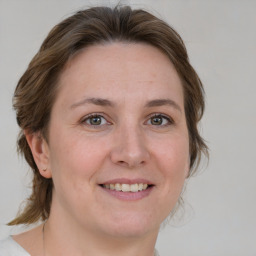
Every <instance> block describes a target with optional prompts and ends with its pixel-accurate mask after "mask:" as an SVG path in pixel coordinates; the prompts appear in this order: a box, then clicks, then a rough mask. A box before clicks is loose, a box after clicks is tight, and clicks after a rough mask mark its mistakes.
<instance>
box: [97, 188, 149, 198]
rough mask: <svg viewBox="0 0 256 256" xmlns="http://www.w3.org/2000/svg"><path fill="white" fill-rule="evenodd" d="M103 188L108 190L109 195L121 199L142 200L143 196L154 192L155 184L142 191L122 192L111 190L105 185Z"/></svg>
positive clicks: (105, 190)
mask: <svg viewBox="0 0 256 256" xmlns="http://www.w3.org/2000/svg"><path fill="white" fill-rule="evenodd" d="M100 187H101V186H100ZM101 188H102V190H103V191H104V192H106V193H108V194H109V195H111V196H113V197H115V198H118V199H120V200H124V201H136V200H140V199H143V198H145V197H147V196H149V194H150V193H151V192H152V189H153V188H154V186H152V187H149V188H147V189H145V190H142V191H138V192H122V191H116V190H111V189H108V188H104V187H101Z"/></svg>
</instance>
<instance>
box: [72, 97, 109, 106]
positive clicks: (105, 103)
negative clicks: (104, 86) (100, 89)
mask: <svg viewBox="0 0 256 256" xmlns="http://www.w3.org/2000/svg"><path fill="white" fill-rule="evenodd" d="M85 104H94V105H97V106H108V107H113V106H114V103H113V102H111V101H110V100H107V99H102V98H86V99H83V100H81V101H79V102H77V103H74V104H72V105H71V108H76V107H79V106H82V105H85Z"/></svg>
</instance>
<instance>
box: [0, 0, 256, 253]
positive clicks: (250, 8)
mask: <svg viewBox="0 0 256 256" xmlns="http://www.w3.org/2000/svg"><path fill="white" fill-rule="evenodd" d="M116 2H117V1H82V0H72V1H71V0H70V1H67V0H65V1H64V0H62V1H61V0H59V1H58V0H44V1H39V0H37V1H35V0H16V1H15V0H0V92H1V93H0V238H4V237H6V236H7V235H9V234H10V233H12V232H16V230H15V229H13V228H8V227H7V226H5V223H7V222H8V221H10V220H11V219H12V218H13V217H14V216H15V215H16V213H17V210H18V206H19V205H20V203H21V202H22V201H23V200H24V199H25V198H26V197H27V196H28V195H29V193H30V189H29V185H30V175H29V169H28V166H27V165H26V164H25V162H24V161H23V160H22V159H21V158H18V156H17V154H16V145H15V143H16V142H15V141H16V136H17V132H18V127H17V125H16V120H15V114H14V112H13V110H12V103H11V101H12V94H13V91H14V88H15V86H16V83H17V81H18V79H19V77H20V76H21V75H22V73H23V72H24V71H25V68H26V66H27V65H28V63H29V61H30V60H31V58H32V57H33V55H34V54H35V53H36V51H37V50H38V48H39V46H40V44H41V43H42V40H43V39H44V38H45V37H46V35H47V33H48V32H49V30H50V29H51V28H52V27H53V25H55V24H56V23H58V22H59V21H61V20H62V19H63V18H65V17H67V16H69V15H70V14H72V13H73V12H74V11H76V10H78V9H79V8H81V7H87V6H92V5H95V4H114V3H116ZM122 3H128V4H131V5H132V6H133V7H134V8H136V7H143V8H145V9H147V10H150V11H152V12H153V13H154V14H156V15H157V16H159V17H161V18H162V19H164V20H166V21H167V22H168V23H169V24H171V25H172V26H173V27H174V28H175V29H176V30H177V31H178V32H179V33H180V35H181V36H182V38H183V39H184V41H185V44H186V46H187V49H188V52H189V56H190V60H191V63H192V65H193V66H194V67H195V69H196V70H197V72H198V74H199V76H200V77H201V79H202V81H203V83H204V86H205V91H206V111H205V116H204V118H203V121H202V123H201V128H200V129H201V131H202V133H203V136H204V137H205V138H206V140H207V141H208V145H209V147H210V162H209V165H208V167H207V168H204V171H202V172H201V173H200V174H199V175H197V176H196V177H194V178H191V179H190V181H189V183H188V186H187V190H186V196H185V197H186V202H187V204H186V212H185V216H184V217H183V219H181V220H175V221H172V222H171V224H170V225H168V226H167V227H165V228H164V229H163V230H162V231H161V233H160V235H159V238H158V242H157V246H156V247H157V248H158V250H159V252H160V255H161V256H171V255H175V256H256V150H255V144H256V128H255V127H256V84H255V83H256V79H255V76H256V14H255V13H256V1H255V0H251V1H250V0H237V1H236V0H229V1H228V0H166V1H164V0H160V1H154V0H151V1H146V0H144V1H135V0H134V1H122Z"/></svg>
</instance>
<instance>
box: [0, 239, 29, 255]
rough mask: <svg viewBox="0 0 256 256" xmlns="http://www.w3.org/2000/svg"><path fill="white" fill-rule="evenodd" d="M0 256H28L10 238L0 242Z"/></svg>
mask: <svg viewBox="0 0 256 256" xmlns="http://www.w3.org/2000/svg"><path fill="white" fill-rule="evenodd" d="M0 256H30V254H29V253H28V252H27V251H25V249H23V248H22V247H21V246H20V245H19V244H18V243H16V242H15V241H14V240H13V239H12V237H11V236H9V237H8V238H6V239H4V240H0Z"/></svg>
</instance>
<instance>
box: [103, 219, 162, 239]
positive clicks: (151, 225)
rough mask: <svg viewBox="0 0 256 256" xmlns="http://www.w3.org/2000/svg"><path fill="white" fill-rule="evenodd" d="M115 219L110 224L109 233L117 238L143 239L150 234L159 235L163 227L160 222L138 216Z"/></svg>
mask: <svg viewBox="0 0 256 256" xmlns="http://www.w3.org/2000/svg"><path fill="white" fill-rule="evenodd" d="M114 219H115V220H114V221H113V222H112V223H109V225H108V229H107V232H108V233H109V235H112V236H117V237H126V238H132V237H141V236H144V235H146V234H148V233H150V232H156V233H158V230H159V227H160V225H161V222H160V221H156V220H154V219H153V218H149V216H138V215H136V214H135V215H134V214H131V215H126V216H124V217H122V218H114ZM105 227H106V226H105Z"/></svg>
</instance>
